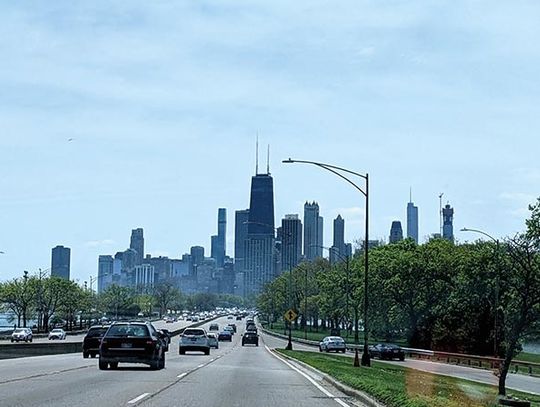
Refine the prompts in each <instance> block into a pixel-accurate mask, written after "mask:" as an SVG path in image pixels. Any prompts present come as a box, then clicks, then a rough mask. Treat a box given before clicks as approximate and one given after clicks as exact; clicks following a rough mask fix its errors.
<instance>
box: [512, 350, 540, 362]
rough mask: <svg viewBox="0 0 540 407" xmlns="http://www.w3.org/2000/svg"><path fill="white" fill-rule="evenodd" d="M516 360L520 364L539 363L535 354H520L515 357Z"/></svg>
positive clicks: (539, 359) (539, 360)
mask: <svg viewBox="0 0 540 407" xmlns="http://www.w3.org/2000/svg"><path fill="white" fill-rule="evenodd" d="M516 360H519V361H521V362H532V363H540V355H539V354H537V353H527V352H521V353H520V354H519V355H517V356H516Z"/></svg>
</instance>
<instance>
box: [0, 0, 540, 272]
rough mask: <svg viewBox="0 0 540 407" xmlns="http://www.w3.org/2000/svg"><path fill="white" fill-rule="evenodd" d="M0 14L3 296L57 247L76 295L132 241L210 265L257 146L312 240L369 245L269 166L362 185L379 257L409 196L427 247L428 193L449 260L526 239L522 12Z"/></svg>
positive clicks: (533, 99) (356, 225) (527, 98)
mask: <svg viewBox="0 0 540 407" xmlns="http://www.w3.org/2000/svg"><path fill="white" fill-rule="evenodd" d="M3 10H4V13H2V14H1V15H0V26H2V27H5V31H6V32H5V35H4V36H2V38H1V39H0V53H1V55H2V60H3V61H7V62H6V63H5V64H3V67H2V73H1V75H0V86H1V87H2V89H3V92H2V95H3V97H2V98H1V100H0V134H1V136H0V174H2V176H1V177H0V191H1V196H0V232H1V233H0V252H3V253H0V279H2V280H7V279H11V278H14V277H20V276H21V275H22V273H23V270H28V271H30V273H37V271H38V269H39V268H41V269H45V268H48V267H49V264H50V250H51V248H52V247H55V246H56V245H58V244H63V245H65V246H68V247H70V248H71V270H70V274H71V278H73V279H77V280H79V281H80V282H82V281H85V280H88V279H89V276H90V275H95V270H96V267H97V258H98V256H99V255H100V254H103V253H111V252H114V251H115V250H114V249H116V248H118V247H122V248H124V246H125V236H126V235H128V234H129V231H130V230H131V229H132V228H133V227H141V228H144V230H145V232H146V236H145V246H146V247H145V251H146V252H147V253H151V254H152V255H154V256H159V255H163V256H170V257H171V258H172V257H178V256H180V254H181V253H183V252H185V251H186V250H189V247H190V246H192V245H201V246H204V247H206V249H207V251H209V250H210V236H211V235H213V234H215V226H216V225H215V222H216V220H215V212H216V208H228V213H227V223H228V224H229V225H232V224H233V222H234V210H236V209H238V208H246V206H247V200H248V196H249V182H250V175H251V174H252V173H253V168H254V167H255V162H254V161H255V160H254V146H255V142H256V137H257V134H258V135H259V138H260V140H261V144H263V145H265V146H266V145H267V144H270V160H269V163H270V168H271V170H272V176H273V177H274V180H275V191H274V192H275V216H276V219H281V218H282V217H283V216H284V215H285V214H290V213H300V214H301V213H302V207H303V204H304V202H305V201H306V200H308V201H310V202H311V201H316V202H318V203H319V204H320V206H321V212H320V215H321V216H322V217H323V218H324V219H325V220H326V222H327V225H326V226H327V229H329V227H328V226H329V225H330V223H329V220H331V219H335V217H336V216H337V215H338V214H341V216H343V218H344V219H345V220H346V222H347V228H346V231H345V234H346V236H345V239H346V240H347V241H349V242H354V241H355V240H356V239H358V238H361V237H362V236H363V233H364V232H363V224H364V212H365V209H364V208H365V207H364V205H365V202H364V198H363V196H362V195H361V194H360V193H359V192H358V191H356V190H354V189H353V188H351V187H350V186H349V185H347V184H346V183H344V182H343V181H342V180H339V179H337V178H336V177H335V176H333V175H332V174H330V173H324V172H322V171H320V170H318V169H317V168H315V167H307V166H305V167H303V166H291V165H288V166H284V165H281V160H283V159H287V158H289V157H292V158H295V159H306V160H314V161H320V162H324V163H329V164H335V165H338V166H341V167H345V168H349V169H351V170H354V171H357V172H360V173H369V175H370V219H369V221H370V239H374V240H375V239H384V240H387V238H388V228H389V225H390V224H391V221H392V220H395V219H400V220H401V221H402V223H403V224H404V225H405V222H404V221H405V219H406V213H405V210H406V208H405V204H404V201H405V200H406V198H407V197H408V196H409V188H410V187H412V188H413V191H414V193H415V195H414V201H415V205H417V206H418V208H419V225H418V228H419V231H420V233H419V240H420V242H423V241H424V240H425V237H426V236H429V235H430V234H432V233H436V232H437V231H438V230H439V199H438V196H439V194H440V193H441V192H443V193H444V202H443V204H446V202H447V200H450V201H451V203H452V206H453V207H454V208H455V210H456V216H455V221H454V238H455V239H456V241H458V242H459V241H465V240H469V241H471V240H475V239H476V238H477V237H476V236H472V235H470V234H465V233H461V232H459V230H460V229H461V228H463V227H470V228H478V229H481V230H484V231H486V232H487V233H489V234H490V235H492V236H494V237H497V238H503V237H505V236H513V235H514V234H515V233H517V232H520V231H523V230H524V228H525V224H524V221H525V219H526V218H527V216H528V210H527V207H528V205H529V204H531V203H533V202H534V201H535V200H536V198H537V197H538V195H540V193H539V189H538V185H539V184H540V164H539V162H538V157H537V156H538V153H537V152H538V151H539V150H540V139H538V137H537V136H536V133H537V129H538V128H540V114H538V112H537V111H536V110H537V109H538V108H537V106H538V105H539V104H538V92H536V87H535V84H536V83H537V74H536V70H535V69H534V67H535V66H537V65H538V63H540V49H539V48H538V47H537V46H536V44H535V43H534V41H531V38H536V37H538V36H539V35H540V27H539V26H538V24H537V18H536V17H537V15H538V13H539V12H540V5H539V4H538V3H537V2H536V3H535V2H526V1H524V2H522V3H520V5H519V6H516V5H514V4H510V3H507V4H506V3H505V4H496V5H493V4H492V3H488V2H483V1H480V2H475V3H474V4H469V3H467V4H465V3H459V4H429V5H415V4H405V3H402V4H392V5H388V4H386V3H378V2H371V3H370V2H367V3H361V4H359V3H358V2H353V1H350V2H347V1H346V2H345V3H341V4H340V5H339V6H329V5H328V4H327V3H325V2H319V1H314V2H309V3H303V2H296V3H294V4H291V3H290V2H289V3H287V4H285V3H284V2H279V1H278V2H271V3H264V4H263V3H258V4H254V3H251V2H245V1H240V2H238V3H234V5H233V4H225V3H223V4H220V5H210V4H205V5H204V6H201V5H199V4H197V3H186V4H182V5H179V4H165V3H155V2H137V1H134V2H124V3H118V4H116V5H115V7H111V6H110V2H105V1H100V0H96V1H95V2H92V6H91V7H85V6H82V5H81V4H78V3H73V2H66V1H62V0H59V1H58V2H55V3H54V6H51V4H49V3H36V4H32V6H29V5H28V4H26V3H18V2H11V3H8V4H5V5H4V6H3ZM59 10H61V12H58V11H59ZM299 15H301V16H302V18H298V16H299ZM479 16H481V18H478V17H479ZM179 20H180V21H181V23H179ZM501 21H504V24H502V23H501ZM184 23H185V24H184ZM314 34H315V35H314ZM81 49H84V52H81ZM233 235H234V234H233V233H232V228H230V227H229V228H228V231H227V236H226V246H227V254H228V255H231V248H232V246H231V245H232V244H233V238H232V237H233ZM331 244H332V238H331V234H330V233H325V237H324V245H325V246H331Z"/></svg>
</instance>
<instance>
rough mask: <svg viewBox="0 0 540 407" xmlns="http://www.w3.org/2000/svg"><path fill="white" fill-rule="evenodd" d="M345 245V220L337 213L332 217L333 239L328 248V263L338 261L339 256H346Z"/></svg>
mask: <svg viewBox="0 0 540 407" xmlns="http://www.w3.org/2000/svg"><path fill="white" fill-rule="evenodd" d="M347 255H348V254H347V246H346V245H345V220H343V218H342V217H341V215H338V216H337V218H336V219H334V241H333V245H332V248H331V250H330V263H335V262H336V261H339V259H340V257H347Z"/></svg>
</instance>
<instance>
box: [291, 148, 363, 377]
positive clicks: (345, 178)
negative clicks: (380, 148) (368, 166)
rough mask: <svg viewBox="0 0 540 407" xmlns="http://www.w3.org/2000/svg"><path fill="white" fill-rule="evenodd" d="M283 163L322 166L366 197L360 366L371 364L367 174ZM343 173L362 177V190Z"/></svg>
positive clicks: (356, 355)
mask: <svg viewBox="0 0 540 407" xmlns="http://www.w3.org/2000/svg"><path fill="white" fill-rule="evenodd" d="M282 162H283V163H284V164H292V163H299V164H311V165H315V166H317V167H319V168H322V169H324V170H327V171H330V172H331V173H333V174H335V175H337V176H338V177H340V178H341V179H343V180H345V181H346V182H348V183H349V184H350V185H352V186H353V187H354V188H355V189H357V190H358V191H360V193H362V195H364V197H365V198H366V223H365V226H366V229H365V243H364V321H363V322H364V349H363V353H362V366H371V358H370V356H369V349H368V306H369V301H368V269H369V262H368V251H369V221H368V219H369V174H368V173H366V174H360V173H357V172H354V171H351V170H348V169H346V168H341V167H337V166H335V165H330V164H324V163H320V162H316V161H306V160H293V159H291V158H289V159H288V160H283V161H282ZM343 173H346V174H351V175H354V176H356V177H360V178H362V179H363V180H364V181H365V182H366V188H365V190H363V189H362V188H360V187H359V186H358V185H356V184H355V183H354V182H352V181H351V180H350V179H349V178H347V177H346V176H345V175H343ZM359 365H360V364H359V361H358V348H356V351H355V357H354V366H359Z"/></svg>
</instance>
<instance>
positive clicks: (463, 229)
mask: <svg viewBox="0 0 540 407" xmlns="http://www.w3.org/2000/svg"><path fill="white" fill-rule="evenodd" d="M459 231H460V232H470V229H468V228H461V229H460V230H459Z"/></svg>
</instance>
